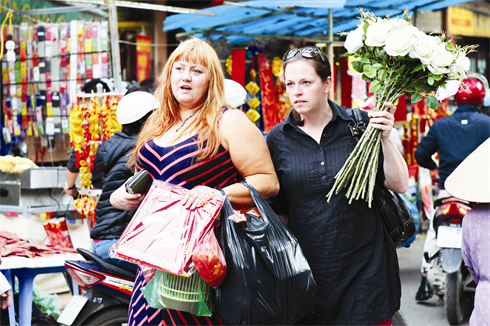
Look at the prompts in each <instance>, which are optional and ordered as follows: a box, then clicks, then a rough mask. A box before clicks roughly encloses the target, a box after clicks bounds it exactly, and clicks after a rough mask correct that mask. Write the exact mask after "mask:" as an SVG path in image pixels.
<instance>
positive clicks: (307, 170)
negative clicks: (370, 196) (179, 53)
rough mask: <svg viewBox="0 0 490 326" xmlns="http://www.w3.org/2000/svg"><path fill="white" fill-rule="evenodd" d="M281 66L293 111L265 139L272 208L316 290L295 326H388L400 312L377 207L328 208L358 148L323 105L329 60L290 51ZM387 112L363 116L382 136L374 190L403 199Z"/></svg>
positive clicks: (340, 201)
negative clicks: (274, 189) (311, 308)
mask: <svg viewBox="0 0 490 326" xmlns="http://www.w3.org/2000/svg"><path fill="white" fill-rule="evenodd" d="M283 60H284V71H285V80H286V91H287V93H288V96H289V99H290V101H291V104H292V108H293V110H292V112H291V114H290V115H289V117H288V118H287V119H286V121H284V122H282V123H280V124H279V125H277V126H276V127H274V128H273V129H272V130H271V131H270V133H269V134H268V136H267V143H268V145H269V150H270V152H271V156H272V160H273V162H274V166H275V169H276V172H277V176H278V177H279V181H280V185H281V190H280V194H279V196H278V197H277V198H276V200H275V203H274V206H275V208H276V209H277V212H278V213H279V214H281V213H282V214H285V215H287V216H288V220H289V221H288V223H289V224H288V225H289V227H290V229H291V230H292V232H293V233H294V234H295V235H296V237H297V238H298V240H299V242H300V244H301V246H302V249H303V251H304V254H305V256H306V258H307V259H308V262H309V263H310V266H311V269H312V271H313V275H314V277H315V281H316V282H317V285H318V289H317V302H316V306H315V313H313V314H312V315H310V316H307V317H306V318H304V319H303V320H301V321H299V322H298V324H300V325H305V324H310V325H377V324H379V323H382V322H387V323H388V324H391V322H390V319H391V318H392V316H393V314H394V313H395V312H396V311H397V310H399V308H400V295H401V285H400V278H399V271H398V259H397V255H396V251H395V248H394V245H393V242H392V241H391V239H390V237H389V236H388V234H387V232H386V231H385V229H384V227H383V225H382V222H381V219H380V215H379V212H378V210H377V208H376V206H374V207H373V209H370V208H368V206H367V203H366V202H365V201H363V200H359V201H353V202H352V204H349V203H348V199H347V198H346V197H345V191H346V190H345V189H344V190H343V191H341V192H340V193H339V194H338V195H335V196H333V197H332V199H331V201H330V203H327V201H326V195H327V193H328V192H329V191H330V189H331V188H332V186H333V183H334V177H335V175H336V174H337V172H338V171H339V170H340V169H341V168H342V166H343V164H344V162H345V161H346V159H347V157H348V156H349V154H350V152H351V151H352V150H353V149H354V147H355V145H356V139H355V138H354V137H353V136H352V135H351V133H350V130H349V127H348V123H349V122H350V121H351V119H350V118H349V115H348V114H347V112H346V110H345V108H344V107H340V106H338V105H337V104H335V103H334V102H332V101H330V100H328V96H327V95H328V91H329V89H330V87H331V86H332V79H331V77H330V67H329V64H328V60H327V58H326V57H325V56H324V54H322V53H321V51H320V50H319V49H318V48H315V47H306V48H301V49H292V50H289V51H288V52H286V54H285V55H284V58H283ZM386 105H387V106H388V107H390V112H372V113H370V114H369V116H368V114H367V113H366V112H362V116H363V120H364V121H365V123H366V124H367V123H369V122H371V124H372V126H373V127H374V128H377V129H380V130H382V136H381V144H382V149H383V150H382V151H380V160H379V169H378V176H377V182H379V183H384V185H385V186H386V187H387V188H389V189H391V190H393V191H395V192H405V191H406V190H407V188H408V170H407V166H406V163H405V161H404V160H403V157H402V156H401V155H400V153H399V151H398V150H397V148H396V144H395V143H394V142H393V140H392V139H391V138H390V133H391V129H392V128H393V123H394V119H393V113H394V111H395V109H396V108H395V106H394V105H393V104H391V103H386ZM370 118H371V119H370Z"/></svg>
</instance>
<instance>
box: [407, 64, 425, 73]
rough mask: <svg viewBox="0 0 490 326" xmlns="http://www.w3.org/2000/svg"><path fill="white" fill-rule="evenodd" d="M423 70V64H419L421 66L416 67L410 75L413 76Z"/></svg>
mask: <svg viewBox="0 0 490 326" xmlns="http://www.w3.org/2000/svg"><path fill="white" fill-rule="evenodd" d="M423 68H424V65H423V64H419V65H417V66H415V68H413V69H412V71H411V72H410V73H411V74H413V73H414V72H417V71H419V70H422V69H423Z"/></svg>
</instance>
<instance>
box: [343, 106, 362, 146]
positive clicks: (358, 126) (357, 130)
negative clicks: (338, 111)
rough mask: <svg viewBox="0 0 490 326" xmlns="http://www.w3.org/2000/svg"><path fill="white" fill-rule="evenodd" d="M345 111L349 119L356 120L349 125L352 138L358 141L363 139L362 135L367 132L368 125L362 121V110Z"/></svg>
mask: <svg viewBox="0 0 490 326" xmlns="http://www.w3.org/2000/svg"><path fill="white" fill-rule="evenodd" d="M345 110H346V111H347V114H348V115H349V117H350V118H351V119H352V120H354V121H351V122H349V124H348V125H349V130H350V132H351V134H352V137H355V138H357V139H359V138H361V136H362V134H364V132H365V131H366V123H365V122H364V121H363V120H362V115H361V110H360V109H359V108H357V109H345Z"/></svg>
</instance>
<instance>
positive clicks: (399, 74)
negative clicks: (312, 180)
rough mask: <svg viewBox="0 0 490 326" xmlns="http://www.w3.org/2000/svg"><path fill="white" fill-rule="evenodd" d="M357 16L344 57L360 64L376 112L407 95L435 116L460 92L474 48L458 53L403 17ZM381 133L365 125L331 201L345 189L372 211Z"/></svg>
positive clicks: (454, 48)
mask: <svg viewBox="0 0 490 326" xmlns="http://www.w3.org/2000/svg"><path fill="white" fill-rule="evenodd" d="M360 13H361V17H360V20H361V23H360V24H359V26H358V27H357V29H355V30H353V31H351V32H350V33H348V34H347V38H346V41H345V44H344V47H345V48H346V49H347V51H348V53H347V55H348V56H353V57H354V58H358V59H359V60H358V61H354V62H353V64H352V65H353V67H354V69H355V70H356V71H358V72H359V73H362V74H363V76H362V78H363V79H364V80H366V81H368V82H371V84H370V86H369V91H370V92H372V93H374V111H388V110H389V108H388V107H386V106H384V103H385V102H390V103H396V102H397V100H398V99H399V98H400V96H402V95H403V94H404V93H408V94H411V102H412V103H416V102H419V101H421V100H422V99H423V96H422V94H421V92H423V93H429V94H435V96H434V95H430V96H427V97H426V98H425V103H426V104H427V105H428V106H429V107H431V108H432V109H434V110H436V109H437V108H438V106H439V103H438V101H441V100H444V99H446V98H448V97H450V96H452V95H454V94H456V92H457V91H458V88H459V85H461V84H462V82H463V79H464V78H466V74H465V72H466V71H467V70H468V69H469V67H470V61H469V59H468V58H467V57H466V54H468V53H469V52H472V51H473V50H474V49H475V48H476V46H474V45H471V46H465V47H460V46H457V45H455V44H453V43H452V42H450V41H446V39H445V36H444V35H442V36H431V35H427V34H425V33H424V32H422V31H420V30H418V29H417V28H416V27H414V26H412V23H411V20H410V17H408V19H407V13H406V12H405V14H404V15H403V18H401V19H400V18H393V19H390V18H389V17H387V18H379V17H376V16H375V15H374V14H372V13H369V12H363V11H362V10H361V11H360ZM380 136H381V131H380V130H379V129H375V128H371V126H370V125H368V127H367V129H366V132H365V133H364V135H363V136H362V137H361V139H360V140H359V142H358V144H357V146H356V147H355V148H354V150H353V151H352V153H351V154H350V156H349V158H348V159H347V161H346V162H345V164H344V166H343V167H342V169H341V170H340V171H339V173H338V174H337V175H336V176H335V179H336V180H335V183H334V185H333V187H332V189H331V191H330V192H329V193H328V195H327V201H330V199H331V198H332V196H333V194H338V193H339V192H340V190H341V189H342V188H344V187H347V186H349V188H348V190H347V193H346V197H347V198H349V203H351V202H352V200H353V199H355V200H358V199H359V198H362V199H365V200H366V201H367V202H368V205H369V207H371V202H372V200H373V190H374V184H375V179H376V173H377V168H378V156H379V150H380Z"/></svg>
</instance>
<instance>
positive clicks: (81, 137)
mask: <svg viewBox="0 0 490 326" xmlns="http://www.w3.org/2000/svg"><path fill="white" fill-rule="evenodd" d="M101 102H102V105H99V103H98V99H97V97H91V99H90V107H87V105H86V104H81V100H80V99H77V105H75V106H74V107H73V109H72V111H71V113H70V144H71V147H72V148H73V149H74V150H75V156H76V160H77V162H78V165H79V166H80V179H82V181H81V182H80V185H81V186H82V189H81V190H80V192H79V196H78V198H77V199H75V200H74V201H73V206H74V207H75V209H76V210H77V212H78V213H80V215H81V216H82V221H83V218H84V217H86V218H87V220H88V221H89V225H90V226H91V227H92V226H93V225H94V224H95V208H96V206H97V198H96V196H94V195H91V192H90V190H91V189H92V172H91V171H92V170H93V168H94V160H95V155H96V153H97V148H98V147H99V144H101V143H102V142H103V141H105V140H107V139H109V138H110V137H112V136H113V135H114V133H115V132H116V131H120V130H122V126H121V125H120V124H119V123H118V121H117V116H116V109H117V103H118V99H117V98H116V97H112V98H110V100H109V98H108V97H107V96H106V97H104V98H103V99H102V101H101Z"/></svg>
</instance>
